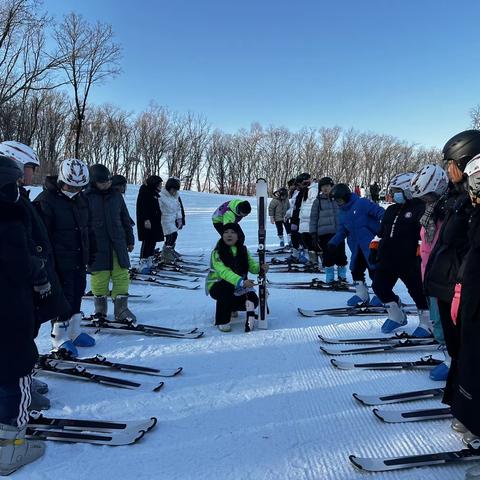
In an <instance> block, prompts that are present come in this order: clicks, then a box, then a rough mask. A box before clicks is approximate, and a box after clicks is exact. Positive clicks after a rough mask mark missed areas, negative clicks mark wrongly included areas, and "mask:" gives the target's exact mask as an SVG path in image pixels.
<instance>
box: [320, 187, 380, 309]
mask: <svg viewBox="0 0 480 480" xmlns="http://www.w3.org/2000/svg"><path fill="white" fill-rule="evenodd" d="M330 195H331V197H332V198H333V199H334V200H335V201H336V202H337V204H338V206H339V207H340V214H339V222H338V227H337V232H336V233H335V236H334V237H333V238H332V239H331V240H330V242H328V245H327V253H328V254H329V255H334V254H335V252H336V251H337V248H338V245H339V244H340V242H343V241H344V240H345V239H347V243H348V246H349V248H350V251H351V252H352V256H351V259H350V270H351V272H352V278H353V281H354V282H355V295H353V296H352V297H351V298H350V299H349V300H348V302H347V304H348V305H349V306H355V305H358V304H368V303H369V302H370V295H369V293H368V289H367V286H366V285H365V270H367V269H368V271H369V274H370V278H371V279H373V268H374V266H373V265H372V264H371V263H370V262H369V260H368V257H369V255H370V249H369V245H370V242H371V241H372V239H373V237H375V235H377V233H378V232H379V230H380V222H381V221H382V218H383V215H384V213H385V210H384V209H383V208H382V207H380V206H378V205H377V204H376V203H373V202H372V201H370V200H368V199H366V198H360V197H359V196H358V195H357V194H355V193H352V191H351V190H350V188H349V186H348V185H346V184H345V183H338V184H337V185H335V186H334V187H333V188H332V191H331V193H330ZM374 300H375V299H372V302H371V305H378V304H380V303H381V302H380V301H379V300H378V299H377V300H376V301H374Z"/></svg>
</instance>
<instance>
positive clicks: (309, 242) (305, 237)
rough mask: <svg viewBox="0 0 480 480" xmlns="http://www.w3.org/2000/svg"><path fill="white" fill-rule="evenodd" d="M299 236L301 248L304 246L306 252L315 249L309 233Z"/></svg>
mask: <svg viewBox="0 0 480 480" xmlns="http://www.w3.org/2000/svg"><path fill="white" fill-rule="evenodd" d="M300 235H301V237H302V243H303V246H304V247H305V248H306V249H307V250H308V251H312V250H315V247H314V245H313V238H312V235H311V234H310V233H307V232H304V233H301V234H300Z"/></svg>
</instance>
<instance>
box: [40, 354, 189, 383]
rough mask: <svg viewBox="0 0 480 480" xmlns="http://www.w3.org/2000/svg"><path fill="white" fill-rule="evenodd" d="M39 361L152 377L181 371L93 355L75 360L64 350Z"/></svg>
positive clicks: (170, 374) (179, 369)
mask: <svg viewBox="0 0 480 480" xmlns="http://www.w3.org/2000/svg"><path fill="white" fill-rule="evenodd" d="M40 360H41V361H48V360H53V361H57V362H58V364H67V365H68V364H74V365H83V366H91V367H97V368H106V369H109V370H116V371H120V372H129V373H137V374H142V375H153V376H157V377H174V376H176V375H178V374H179V373H180V372H181V371H182V370H183V368H182V367H177V368H162V369H158V368H152V367H144V366H142V365H132V364H129V363H120V362H112V361H111V360H108V359H107V358H105V357H104V356H103V355H95V356H93V357H86V358H75V357H72V356H71V355H69V354H68V352H67V351H66V350H59V351H57V352H51V353H49V354H45V355H40Z"/></svg>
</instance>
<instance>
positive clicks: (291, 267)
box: [271, 265, 323, 273]
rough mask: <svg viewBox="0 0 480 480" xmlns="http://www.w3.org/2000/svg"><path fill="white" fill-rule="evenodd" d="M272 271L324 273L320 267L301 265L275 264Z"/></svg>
mask: <svg viewBox="0 0 480 480" xmlns="http://www.w3.org/2000/svg"><path fill="white" fill-rule="evenodd" d="M271 271H272V273H322V272H323V271H322V269H321V268H320V267H310V266H305V265H303V266H300V265H276V266H275V265H273V266H272V267H271Z"/></svg>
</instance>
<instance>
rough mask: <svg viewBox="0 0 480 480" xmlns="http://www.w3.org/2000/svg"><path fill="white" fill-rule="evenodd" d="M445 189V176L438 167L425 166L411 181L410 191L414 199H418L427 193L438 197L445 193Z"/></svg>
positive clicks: (446, 183) (446, 179)
mask: <svg viewBox="0 0 480 480" xmlns="http://www.w3.org/2000/svg"><path fill="white" fill-rule="evenodd" d="M447 187H448V178H447V174H446V173H445V170H444V169H443V168H442V167H440V166H439V165H425V166H424V167H422V168H421V169H420V170H419V171H418V172H417V173H416V174H415V176H414V177H413V178H412V181H411V191H412V194H413V196H414V198H420V197H423V196H424V195H428V194H429V193H433V194H435V195H437V196H438V197H440V196H442V195H443V194H444V193H445V192H446V191H447Z"/></svg>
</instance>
